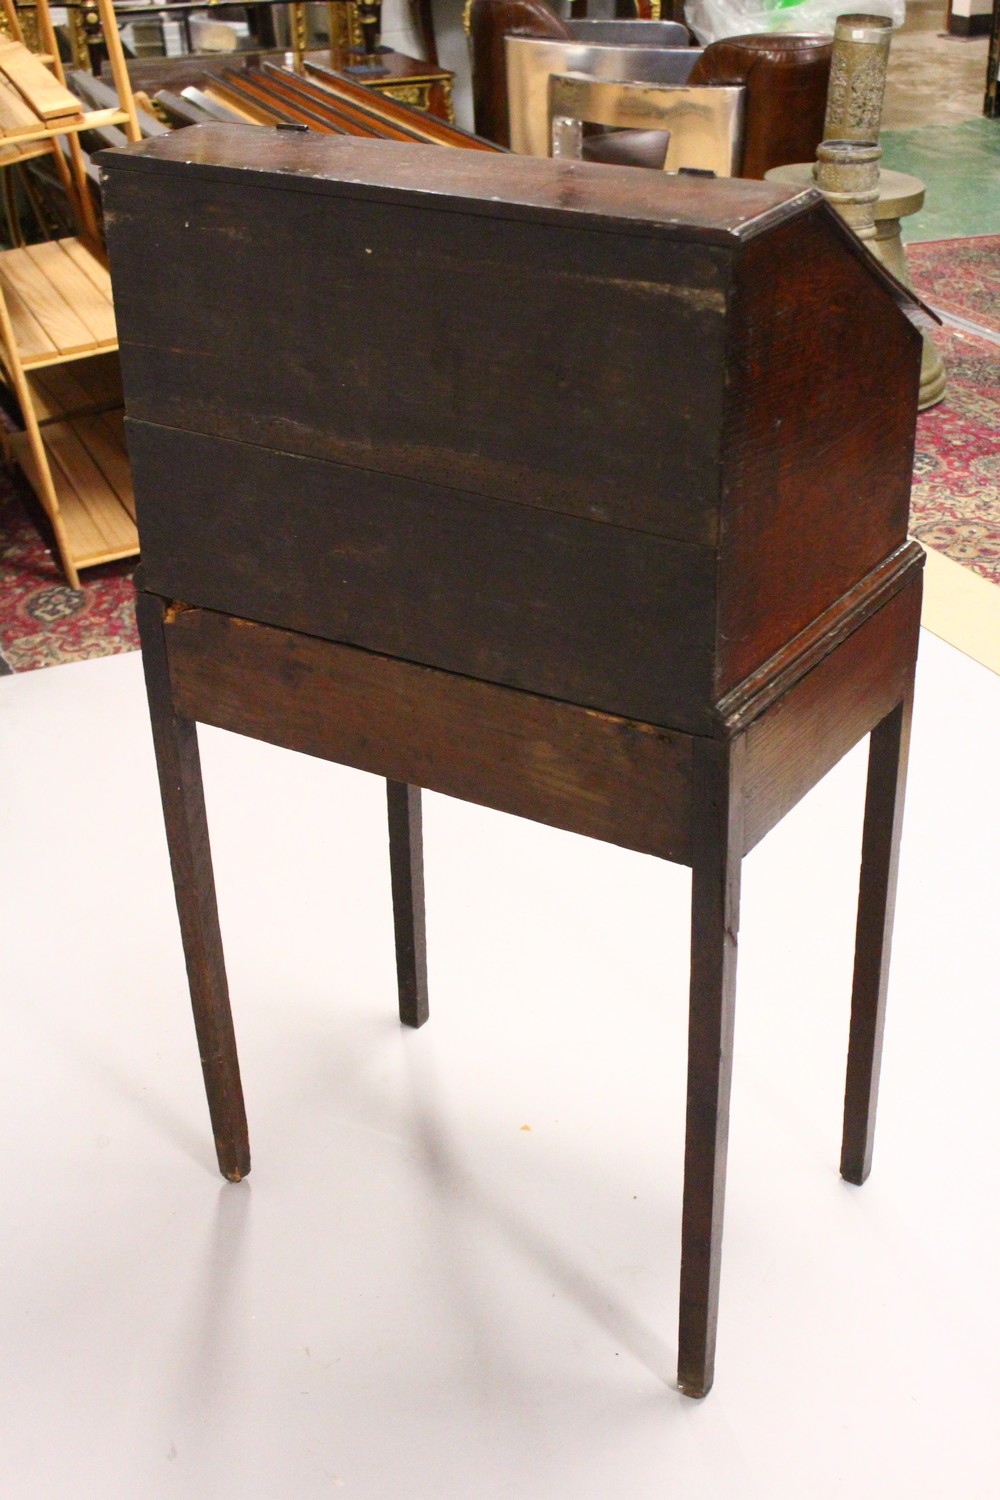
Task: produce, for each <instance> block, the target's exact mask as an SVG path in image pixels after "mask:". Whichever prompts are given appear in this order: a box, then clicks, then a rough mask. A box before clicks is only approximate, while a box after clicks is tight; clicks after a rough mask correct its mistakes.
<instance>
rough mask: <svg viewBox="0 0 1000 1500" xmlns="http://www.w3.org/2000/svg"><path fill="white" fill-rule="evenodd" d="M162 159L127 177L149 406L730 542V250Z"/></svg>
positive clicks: (131, 322)
mask: <svg viewBox="0 0 1000 1500" xmlns="http://www.w3.org/2000/svg"><path fill="white" fill-rule="evenodd" d="M258 133H262V132H258ZM386 149H389V148H386ZM399 149H400V150H402V149H403V148H399ZM413 149H414V150H420V151H424V150H426V152H427V173H428V180H432V171H433V168H434V165H435V162H437V160H438V155H439V153H436V152H434V151H433V150H432V148H429V147H428V148H424V147H414V148H413ZM449 154H453V153H449ZM484 159H485V158H484ZM147 166H148V167H149V168H150V170H146V171H141V172H140V171H135V170H120V171H110V172H109V173H108V174H107V186H106V223H107V226H108V241H109V248H110V253H111V262H112V270H113V275H114V290H115V309H116V313H117V317H118V327H119V333H120V339H121V345H122V362H123V370H124V378H125V391H126V401H127V407H128V411H129V414H130V415H131V416H133V417H136V418H140V419H142V420H144V421H150V422H157V423H162V424H164V425H167V426H173V427H179V428H185V429H188V430H191V431H194V432H203V433H208V434H211V435H214V436H217V437H225V438H236V439H240V440H243V441H247V442H253V443H258V444H261V445H264V446H266V447H273V448H278V449H281V450H284V451H287V452H292V453H301V454H303V455H306V456H310V457H314V458H326V459H332V460H335V461H337V462H339V463H345V464H352V465H355V466H357V467H361V468H373V469H378V470H380V471H383V472H386V473H390V474H399V475H403V476H407V477H409V478H414V479H421V480H425V481H428V482H433V483H437V484H442V485H448V486H452V487H454V488H457V489H459V490H462V491H468V492H472V493H474V494H483V495H488V496H492V497H495V498H500V499H507V500H516V501H519V502H520V503H521V504H524V505H531V506H536V507H540V508H543V509H546V510H551V511H556V512H560V513H563V514H567V515H574V516H580V517H583V518H586V519H588V520H595V521H607V522H610V523H612V524H616V525H622V526H631V527H635V528H638V529H642V530H646V531H650V532H653V533H655V534H657V535H660V536H670V537H674V538H676V539H678V540H684V541H691V542H695V543H700V544H705V545H713V544H714V543H715V540H716V537H717V533H718V496H719V484H720V472H719V436H720V431H721V425H722V403H723V391H724V377H725V372H724V353H723V351H724V339H725V301H726V289H727V285H728V275H729V266H730V261H731V254H732V252H731V251H730V249H729V248H727V247H726V246H724V245H723V246H719V245H712V244H697V243H690V242H684V241H681V240H673V239H671V238H670V235H669V233H668V232H667V231H665V230H660V231H659V232H658V233H656V234H653V233H650V232H649V231H648V230H646V229H643V230H636V229H634V228H631V229H630V226H629V225H628V224H626V225H625V226H624V228H623V231H622V233H621V234H611V233H606V232H600V231H594V230H588V229H577V228H574V227H569V226H563V225H553V224H548V223H543V222H533V221H531V220H530V219H522V220H520V221H514V220H505V219H497V218H491V217H489V216H486V215H483V216H480V215H477V214H476V213H475V212H474V211H472V210H471V209H470V210H469V211H467V212H455V211H446V210H443V209H438V210H434V209H431V208H417V207H413V206H410V205H407V204H405V203H393V202H372V201H366V200H364V199H360V198H349V197H336V196H332V197H331V196H326V195H324V194H322V193H318V192H316V193H305V192H296V191H290V190H287V189H282V188H280V187H275V186H269V185H266V184H264V183H262V182H261V181H260V178H259V177H256V176H255V175H254V174H251V173H249V172H248V173H247V174H246V175H247V177H248V178H249V179H250V180H249V182H248V183H246V184H243V183H239V184H233V183H231V182H220V181H218V180H206V179H205V178H204V177H203V176H200V175H199V172H198V170H197V169H196V168H190V169H188V170H187V172H185V170H184V168H183V167H182V166H181V165H179V164H176V163H167V164H164V165H163V166H162V167H160V168H159V170H153V168H154V167H157V166H158V164H157V163H153V162H150V163H147ZM599 170H607V169H599ZM613 185H614V184H613V183H612V186H613Z"/></svg>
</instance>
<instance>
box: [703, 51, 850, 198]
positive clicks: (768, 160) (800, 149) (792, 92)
mask: <svg viewBox="0 0 1000 1500" xmlns="http://www.w3.org/2000/svg"><path fill="white" fill-rule="evenodd" d="M832 56H833V38H832V37H829V36H812V35H807V34H799V35H797V34H794V33H792V32H785V33H783V34H782V33H777V34H774V33H771V34H769V35H766V36H756V35H755V36H734V37H727V38H725V39H724V40H723V41H721V42H712V43H711V45H710V46H708V47H706V48H705V50H704V52H703V53H702V54H701V56H700V57H699V59H698V61H697V62H696V63H695V65H694V67H693V68H692V70H691V73H690V75H689V77H688V83H690V84H699V83H702V84H743V85H744V86H745V88H746V106H745V107H746V115H745V117H744V123H743V154H742V157H741V159H740V166H739V170H738V172H737V174H736V175H737V176H738V177H763V175H764V173H765V172H767V171H769V170H770V168H771V167H783V166H785V164H786V163H788V162H793V161H812V160H813V158H814V157H815V155H816V147H817V146H818V145H819V143H820V141H821V140H822V139H823V120H824V115H825V113H826V93H827V88H828V86H829V82H830V59H831V57H832Z"/></svg>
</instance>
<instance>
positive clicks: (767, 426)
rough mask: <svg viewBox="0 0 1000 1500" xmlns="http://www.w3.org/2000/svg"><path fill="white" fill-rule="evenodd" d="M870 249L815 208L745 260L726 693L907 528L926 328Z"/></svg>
mask: <svg viewBox="0 0 1000 1500" xmlns="http://www.w3.org/2000/svg"><path fill="white" fill-rule="evenodd" d="M864 259H865V257H864V252H863V251H862V250H861V248H860V247H858V248H857V250H856V251H855V252H854V253H852V252H851V251H850V250H849V249H847V248H846V247H845V243H844V239H843V237H842V235H841V234H839V233H838V231H837V226H836V225H833V224H831V223H830V222H828V220H827V217H826V211H825V209H824V208H823V207H822V206H817V208H816V209H815V210H814V211H813V212H811V213H810V214H808V215H803V216H800V217H799V218H798V219H796V220H795V221H793V222H791V223H788V224H786V225H784V226H782V227H781V228H778V229H776V230H775V231H774V232H773V233H772V234H770V235H768V236H767V237H766V239H763V240H759V241H751V243H750V244H749V245H747V246H746V248H745V249H744V251H743V253H742V255H741V256H740V258H739V261H738V262H737V266H736V271H735V275H734V290H733V299H732V316H731V326H730V354H729V366H730V367H729V380H730V398H729V409H728V411H727V418H726V428H725V444H724V455H725V481H724V496H725V498H724V500H723V510H722V516H723V519H722V540H721V545H720V570H719V596H720V597H719V647H718V649H719V662H718V669H717V671H718V676H717V683H716V686H717V689H718V693H719V696H720V697H721V696H723V695H724V694H725V693H726V692H727V691H728V690H729V689H731V688H733V687H734V686H735V685H736V684H737V683H738V682H740V681H741V680H742V679H743V678H744V677H746V676H747V675H748V674H749V673H750V672H752V671H753V670H754V668H756V667H758V666H759V665H760V664H761V663H762V662H764V661H765V660H766V659H767V658H768V657H769V656H770V655H771V653H772V652H774V651H775V650H777V649H778V648H779V647H780V646H781V645H783V644H784V642H786V641H789V640H791V639H792V637H793V636H795V635H796V634H798V632H799V631H800V630H802V629H803V628H804V627H805V626H806V625H807V624H808V623H809V622H810V621H811V620H814V619H816V618H817V617H818V616H819V615H821V614H822V613H823V611H824V610H825V609H826V608H827V607H828V606H829V605H831V604H833V603H834V602H835V601H836V600H837V599H839V598H840V597H841V596H842V595H843V594H845V593H846V592H847V590H848V589H849V588H850V587H851V586H852V585H853V584H854V583H856V581H857V580H858V579H859V578H863V577H864V576H865V574H867V573H868V572H869V571H870V570H871V569H872V568H874V567H875V566H876V564H877V563H879V562H880V560H881V559H882V558H884V557H887V556H888V555H889V554H890V553H892V552H894V551H895V549H896V548H897V547H899V546H900V545H901V544H902V543H903V541H904V540H905V538H906V529H907V518H908V511H909V497H910V484H911V479H912V473H913V447H914V434H915V428H916V414H917V387H918V382H919V375H920V349H921V341H920V335H919V333H918V332H917V330H916V329H915V328H913V327H912V326H911V325H910V324H909V323H908V322H907V321H906V319H905V318H904V317H903V315H902V314H901V313H900V312H899V310H898V309H897V308H896V307H895V306H894V304H893V303H892V301H891V299H890V298H889V296H888V295H887V294H886V293H885V292H884V291H883V289H882V288H881V287H880V286H879V285H878V284H877V283H876V282H875V280H874V278H873V277H872V276H871V275H870V273H869V272H868V271H867V269H866V266H865V264H864Z"/></svg>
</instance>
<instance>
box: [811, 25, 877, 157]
mask: <svg viewBox="0 0 1000 1500" xmlns="http://www.w3.org/2000/svg"><path fill="white" fill-rule="evenodd" d="M891 41H892V22H891V21H890V20H889V18H888V16H868V15H846V16H838V17H837V22H836V26H835V27H834V32H833V60H832V62H831V64H830V87H829V90H828V92H827V96H826V122H825V124H824V126H823V139H824V140H827V141H877V140H878V138H879V132H880V130H881V127H882V105H883V103H884V100H885V79H886V72H887V70H888V67H889V43H890V42H891Z"/></svg>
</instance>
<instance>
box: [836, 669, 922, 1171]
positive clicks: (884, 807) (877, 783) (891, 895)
mask: <svg viewBox="0 0 1000 1500" xmlns="http://www.w3.org/2000/svg"><path fill="white" fill-rule="evenodd" d="M912 712H913V686H912V681H911V682H910V683H909V684H908V685H907V691H906V697H905V698H904V700H903V702H901V703H900V704H898V705H897V707H896V708H894V709H893V711H892V712H891V713H890V714H887V715H886V717H885V718H884V719H882V720H881V722H880V723H879V724H877V725H876V727H875V728H874V729H873V730H872V735H871V746H870V749H869V759H868V792H867V797H866V799H865V825H864V834H863V836H862V850H861V885H860V891H859V896H858V931H857V941H856V944H855V950H854V988H853V994H852V999H851V1035H850V1044H849V1048H848V1056H847V1086H846V1089H845V1093H844V1138H843V1147H842V1151H841V1158H840V1170H841V1173H842V1175H843V1176H844V1177H845V1178H846V1179H847V1181H848V1182H855V1183H862V1182H864V1180H865V1178H866V1177H867V1176H868V1173H869V1172H870V1171H871V1165H872V1148H873V1144H874V1138H875V1111H876V1106H877V1104H878V1083H879V1069H880V1066H881V1060H882V1035H883V1031H884V1028H885V999H886V990H887V988H888V983H889V953H890V949H891V947H892V926H893V917H894V914H895V907H896V877H897V873H898V867H899V844H900V836H901V833H902V823H903V798H904V794H905V790H906V766H907V757H908V753H909V744H910V722H911V718H912Z"/></svg>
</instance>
